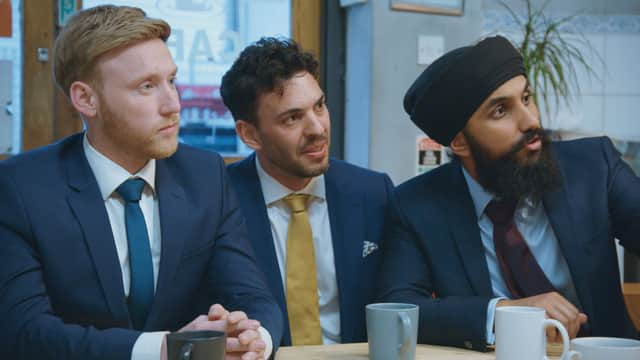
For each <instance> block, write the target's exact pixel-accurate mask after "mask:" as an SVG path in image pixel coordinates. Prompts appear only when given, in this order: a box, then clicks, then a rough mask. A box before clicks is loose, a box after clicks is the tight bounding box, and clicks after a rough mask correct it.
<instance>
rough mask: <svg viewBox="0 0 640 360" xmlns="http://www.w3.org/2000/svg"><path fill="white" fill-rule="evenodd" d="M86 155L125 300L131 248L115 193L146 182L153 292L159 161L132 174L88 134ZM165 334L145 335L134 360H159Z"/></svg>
mask: <svg viewBox="0 0 640 360" xmlns="http://www.w3.org/2000/svg"><path fill="white" fill-rule="evenodd" d="M82 146H83V148H84V154H85V156H86V157H87V161H88V162H89V166H90V167H91V170H92V171H93V175H94V176H95V178H96V182H97V183H98V188H99V189H100V194H101V195H102V200H104V206H105V208H106V209H107V215H108V217H109V224H110V225H111V231H112V233H113V240H114V241H115V245H116V252H117V254H118V261H119V262H120V270H121V272H122V284H123V285H124V289H123V290H124V294H125V297H128V296H129V286H130V284H131V267H130V266H129V245H128V243H127V227H126V224H125V220H124V207H125V204H124V200H123V199H122V197H121V196H120V195H119V194H118V193H117V192H116V189H117V188H118V186H120V184H122V183H123V182H125V181H126V180H128V179H130V178H141V179H143V180H144V181H145V186H144V189H143V190H142V196H141V198H140V209H142V214H143V216H144V222H145V224H146V225H147V233H148V234H149V245H150V248H151V259H152V264H153V284H154V289H155V286H156V284H157V282H158V268H159V266H160V255H161V241H160V240H161V239H160V208H159V206H158V198H157V197H156V194H155V183H156V182H155V178H156V161H155V160H154V159H151V160H149V162H148V163H147V164H146V165H145V166H144V167H143V168H142V169H141V170H140V171H138V172H137V173H136V174H133V175H132V174H130V173H129V172H128V171H127V170H125V169H124V168H122V167H121V166H120V165H118V164H116V163H115V162H113V161H112V160H111V159H109V158H107V157H106V156H104V155H103V154H101V153H100V152H98V151H97V150H96V149H95V148H94V147H93V146H91V144H90V143H89V139H88V138H87V135H86V133H85V135H84V138H83V140H82ZM165 334H166V332H164V331H161V332H147V333H142V335H140V336H139V337H138V339H137V340H136V342H135V344H134V345H133V350H132V352H131V360H147V359H159V358H160V350H161V348H162V339H163V337H164V335H165Z"/></svg>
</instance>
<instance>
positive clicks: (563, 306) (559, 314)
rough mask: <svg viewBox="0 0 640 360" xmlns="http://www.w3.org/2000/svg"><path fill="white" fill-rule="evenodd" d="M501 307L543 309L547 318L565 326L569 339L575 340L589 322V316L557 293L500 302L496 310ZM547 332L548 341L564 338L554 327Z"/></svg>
mask: <svg viewBox="0 0 640 360" xmlns="http://www.w3.org/2000/svg"><path fill="white" fill-rule="evenodd" d="M500 306H535V307H540V308H543V309H545V311H546V312H547V317H549V318H551V319H556V320H558V321H560V322H561V323H562V325H564V327H565V329H567V333H568V334H569V339H573V338H575V337H576V335H577V334H578V331H580V326H581V325H583V324H584V323H586V322H587V315H585V314H583V313H581V312H580V310H578V309H577V308H576V307H575V306H573V304H572V303H571V302H569V301H568V300H567V299H565V298H564V297H562V295H560V294H558V293H557V292H555V291H554V292H548V293H545V294H540V295H536V296H531V297H527V298H522V299H518V300H500V301H498V303H497V304H496V308H498V307H500ZM546 331H547V341H549V342H561V341H562V336H561V335H560V333H559V332H558V331H557V330H556V329H555V328H554V327H548V328H547V329H546Z"/></svg>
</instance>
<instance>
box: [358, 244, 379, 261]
mask: <svg viewBox="0 0 640 360" xmlns="http://www.w3.org/2000/svg"><path fill="white" fill-rule="evenodd" d="M376 250H378V244H376V243H374V242H371V241H365V242H363V243H362V258H366V257H367V256H369V254H371V253H372V252H374V251H376Z"/></svg>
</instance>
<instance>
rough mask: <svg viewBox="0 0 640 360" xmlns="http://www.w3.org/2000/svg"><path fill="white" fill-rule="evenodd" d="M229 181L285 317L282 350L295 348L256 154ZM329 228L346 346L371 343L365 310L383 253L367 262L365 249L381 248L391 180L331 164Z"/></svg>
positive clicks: (237, 166) (233, 166) (342, 164)
mask: <svg viewBox="0 0 640 360" xmlns="http://www.w3.org/2000/svg"><path fill="white" fill-rule="evenodd" d="M229 176H230V177H231V181H232V183H233V188H234V189H235V190H236V192H237V194H238V199H239V200H240V203H241V205H242V210H243V212H244V215H245V216H246V218H247V224H248V226H247V227H248V229H249V239H250V240H251V243H252V245H253V248H254V249H255V252H256V255H257V258H258V265H259V266H260V268H261V269H262V271H264V273H265V274H266V276H267V282H268V284H269V288H270V289H271V291H272V292H273V293H274V295H275V297H276V300H277V301H278V304H279V305H280V308H281V309H282V312H283V314H284V325H285V330H284V335H283V338H282V345H291V334H290V331H289V320H288V317H287V305H286V300H285V296H284V289H283V285H282V277H281V275H280V270H279V267H278V260H277V258H276V252H275V248H274V245H273V237H272V234H271V225H270V223H269V218H268V216H267V209H266V207H265V204H264V196H263V195H262V188H261V186H260V180H259V178H258V174H257V172H256V166H255V154H253V155H251V156H249V157H247V158H246V159H244V160H242V161H240V162H238V163H235V164H231V165H230V166H229ZM325 186H326V196H327V204H328V207H329V222H330V224H331V237H332V243H333V252H334V254H333V255H334V258H335V265H336V276H337V282H338V297H339V302H340V332H341V334H340V335H341V341H342V342H343V343H348V342H361V341H366V326H365V305H366V304H368V303H370V302H372V300H373V299H374V296H375V284H376V280H377V279H376V274H377V270H378V267H379V263H380V259H381V257H380V256H381V255H380V251H374V252H372V253H371V254H369V255H367V256H366V257H365V258H363V256H362V255H363V245H364V244H363V243H364V241H370V242H373V243H376V244H378V246H381V245H382V239H383V235H384V229H383V227H384V216H385V211H386V208H387V205H388V203H389V199H390V196H391V195H392V193H393V185H392V183H391V180H390V179H389V177H388V176H387V175H386V174H381V173H377V172H374V171H371V170H367V169H363V168H359V167H357V166H354V165H351V164H348V163H346V162H343V161H339V160H331V162H330V165H329V169H328V170H327V172H326V173H325Z"/></svg>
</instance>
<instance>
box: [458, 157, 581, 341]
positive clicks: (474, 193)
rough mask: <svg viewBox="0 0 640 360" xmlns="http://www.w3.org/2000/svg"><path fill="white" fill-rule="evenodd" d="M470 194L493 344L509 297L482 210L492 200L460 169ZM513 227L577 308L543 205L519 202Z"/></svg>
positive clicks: (565, 266)
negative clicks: (487, 281) (500, 307)
mask: <svg viewBox="0 0 640 360" xmlns="http://www.w3.org/2000/svg"><path fill="white" fill-rule="evenodd" d="M462 173H463V174H464V177H465V180H466V181H467V186H468V187H469V193H470V194H471V199H472V200H473V205H474V208H475V211H476V215H477V217H478V227H479V228H480V238H481V239H482V245H483V246H484V253H485V258H486V260H487V266H488V268H489V277H490V278H491V289H492V290H493V295H494V296H495V298H493V299H492V300H491V301H490V302H489V305H488V306H487V343H488V344H493V343H494V342H495V333H494V332H493V322H494V317H495V309H496V305H497V303H498V301H499V300H502V299H508V298H509V297H510V293H509V290H508V289H507V285H506V283H505V282H504V279H503V277H502V272H501V271H500V267H499V265H498V260H497V258H496V251H495V248H494V245H493V223H492V222H491V219H489V217H488V216H487V215H486V214H485V208H486V207H487V205H488V204H489V202H490V201H491V200H492V199H493V197H494V196H493V195H492V194H491V193H489V192H488V191H486V190H485V189H484V188H483V187H482V185H480V184H479V183H478V182H477V181H476V180H475V179H473V177H471V175H469V173H468V172H467V171H466V170H465V169H464V168H462ZM514 222H515V224H516V228H517V229H518V231H520V234H521V235H522V237H523V238H524V241H525V242H526V243H527V246H528V247H529V249H530V250H531V254H532V255H533V257H534V258H535V259H536V261H537V262H538V265H540V268H541V269H542V272H543V273H544V274H545V276H546V277H547V278H548V279H549V282H551V284H552V285H553V287H554V288H556V290H558V292H559V293H560V294H562V296H564V297H565V298H567V300H569V301H570V302H571V303H573V304H574V305H575V306H576V307H578V308H580V302H579V300H578V295H577V293H576V289H575V287H574V284H573V279H572V278H571V273H570V271H569V266H568V265H567V261H566V260H565V258H564V256H563V255H562V249H560V244H559V243H558V239H557V238H556V234H555V233H554V232H553V228H552V227H551V224H550V223H549V219H548V218H547V213H546V211H545V210H544V205H543V204H542V202H541V201H538V202H533V201H531V200H530V199H523V200H522V201H520V202H519V203H518V206H517V207H516V211H515V214H514Z"/></svg>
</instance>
